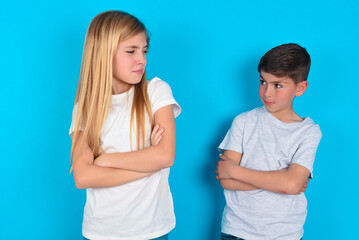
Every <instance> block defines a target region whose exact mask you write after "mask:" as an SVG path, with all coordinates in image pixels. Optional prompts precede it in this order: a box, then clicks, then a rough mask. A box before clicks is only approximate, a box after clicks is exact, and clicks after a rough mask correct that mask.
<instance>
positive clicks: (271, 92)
mask: <svg viewBox="0 0 359 240" xmlns="http://www.w3.org/2000/svg"><path fill="white" fill-rule="evenodd" d="M272 95H273V91H272V89H271V88H270V87H267V88H266V90H265V92H264V96H265V97H271V96H272Z"/></svg>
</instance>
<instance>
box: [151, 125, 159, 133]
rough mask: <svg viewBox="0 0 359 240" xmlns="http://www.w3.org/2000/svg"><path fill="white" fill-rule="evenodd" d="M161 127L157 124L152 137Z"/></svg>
mask: <svg viewBox="0 0 359 240" xmlns="http://www.w3.org/2000/svg"><path fill="white" fill-rule="evenodd" d="M159 127H160V125H158V124H156V125H155V126H154V127H153V129H152V135H154V134H155V133H156V132H157V131H158V128H159Z"/></svg>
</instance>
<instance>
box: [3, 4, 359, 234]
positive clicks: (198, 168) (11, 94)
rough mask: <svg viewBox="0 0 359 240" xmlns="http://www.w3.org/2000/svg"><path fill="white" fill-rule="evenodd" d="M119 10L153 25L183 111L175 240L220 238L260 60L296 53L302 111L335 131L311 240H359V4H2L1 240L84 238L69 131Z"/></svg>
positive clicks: (312, 214) (314, 197) (321, 157)
mask: <svg viewBox="0 0 359 240" xmlns="http://www.w3.org/2000/svg"><path fill="white" fill-rule="evenodd" d="M112 9H118V10H124V11H127V12H129V13H131V14H134V15H135V16H137V17H138V18H139V19H141V20H142V21H143V22H144V23H145V24H146V26H147V28H148V29H149V31H150V32H151V42H150V44H151V49H150V52H149V54H148V65H147V75H148V78H152V77H155V76H158V77H160V78H162V79H163V80H165V81H167V82H168V83H169V84H170V86H171V87H172V91H173V94H174V97H175V99H176V100H177V101H178V102H179V104H180V105H181V107H182V114H181V115H180V116H179V117H178V118H177V120H176V122H177V156H176V161H175V165H174V166H173V167H172V168H171V174H170V186H171V190H172V194H173V198H174V206H175V213H176V218H177V225H176V228H175V229H174V230H173V231H172V232H171V233H170V239H171V240H183V239H189V240H191V239H210V240H215V239H219V234H220V224H221V215H222V211H223V207H224V204H225V201H224V197H223V190H222V189H221V187H220V184H219V182H218V181H217V180H216V179H215V173H214V171H215V166H216V161H217V160H218V151H217V146H218V144H219V143H220V142H221V140H222V139H223V137H224V136H225V134H226V131H227V130H228V128H229V127H230V124H231V121H232V120H233V118H234V117H235V116H236V115H237V114H239V113H241V112H243V111H247V110H250V109H252V108H254V107H257V106H260V105H261V102H260V99H259V96H258V84H259V76H258V73H257V64H258V61H259V59H260V57H261V56H262V55H263V54H264V53H265V52H266V51H268V50H269V49H270V48H272V47H274V46H277V45H279V44H282V43H290V42H295V43H299V44H300V45H302V46H304V47H305V48H306V49H307V50H308V52H309V53H310V55H311V57H312V68H311V72H310V74H309V78H308V81H309V88H308V90H307V91H306V93H305V94H304V95H303V96H302V97H300V98H298V99H296V100H295V109H296V111H297V113H298V114H299V115H300V116H310V117H311V118H312V119H313V120H314V121H315V122H317V123H319V125H320V127H321V130H322V132H323V138H322V141H321V143H320V145H319V149H318V152H317V157H316V161H315V165H314V179H312V180H311V181H310V184H309V187H308V189H307V192H306V195H307V198H308V202H309V204H308V216H307V221H306V223H305V226H304V230H305V235H304V237H305V239H306V240H317V239H359V234H358V231H357V216H358V215H359V210H358V209H359V208H358V207H357V203H358V202H359V197H358V193H357V191H356V189H357V185H358V179H357V169H358V167H359V161H358V160H359V158H358V155H357V153H356V152H355V151H356V150H355V149H357V147H358V143H359V141H358V137H357V134H358V133H359V129H358V124H357V121H358V107H357V104H356V100H357V99H358V93H357V92H356V90H358V87H357V81H356V80H355V79H356V77H357V76H356V75H357V74H356V70H357V67H358V65H359V60H358V59H359V58H358V54H359V47H358V44H359V28H358V26H359V17H358V12H359V2H358V1H354V0H346V1H345V0H344V1H339V0H336V1H334V0H325V1H324V0H317V1H309V0H304V1H267V0H254V1H211V0H207V1H189V0H183V1H164V0H157V1H142V0H137V1H129V0H127V1H120V0H116V1H115V0H112V1H109V0H103V1H92V0H88V1H69V0H63V1H60V2H56V1H55V2H51V1H41V0H38V1H16V2H10V1H8V2H2V4H1V7H0V27H1V39H0V41H1V44H0V46H1V59H0V68H1V77H0V79H1V87H2V91H1V92H2V93H1V94H0V104H1V112H2V114H1V120H0V121H1V125H0V126H1V133H2V136H3V137H2V138H1V146H2V148H3V150H2V151H3V153H2V161H1V164H2V167H1V169H2V171H1V175H0V178H1V179H0V180H1V181H0V184H1V197H0V206H1V218H0V221H1V224H0V239H36V240H38V239H55V240H57V239H59V240H60V239H61V240H62V239H70V240H72V239H73V240H75V239H81V224H82V215H83V207H84V204H85V199H86V196H85V195H86V192H85V190H78V189H76V187H75V185H74V181H73V176H72V175H69V170H70V165H69V163H70V148H71V139H70V137H69V136H68V130H69V126H70V123H71V114H72V107H73V102H74V97H75V93H76V87H77V81H78V76H79V71H80V65H81V57H82V49H83V43H84V38H85V33H86V30H87V26H88V24H89V23H90V21H91V19H92V18H93V17H94V16H95V15H97V14H98V13H100V12H102V11H105V10H112Z"/></svg>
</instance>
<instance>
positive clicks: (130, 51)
mask: <svg viewBox="0 0 359 240" xmlns="http://www.w3.org/2000/svg"><path fill="white" fill-rule="evenodd" d="M126 52H127V53H135V51H134V50H132V51H126Z"/></svg>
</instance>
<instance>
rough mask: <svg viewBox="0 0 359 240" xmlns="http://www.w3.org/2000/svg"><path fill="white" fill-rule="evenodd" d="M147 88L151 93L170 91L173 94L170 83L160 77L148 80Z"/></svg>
mask: <svg viewBox="0 0 359 240" xmlns="http://www.w3.org/2000/svg"><path fill="white" fill-rule="evenodd" d="M147 88H148V90H147V91H148V93H149V95H152V94H156V93H158V92H160V93H163V92H170V93H171V94H172V90H171V87H170V85H169V84H168V83H167V82H165V81H163V80H162V79H160V78H158V77H154V78H152V79H150V80H147Z"/></svg>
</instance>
